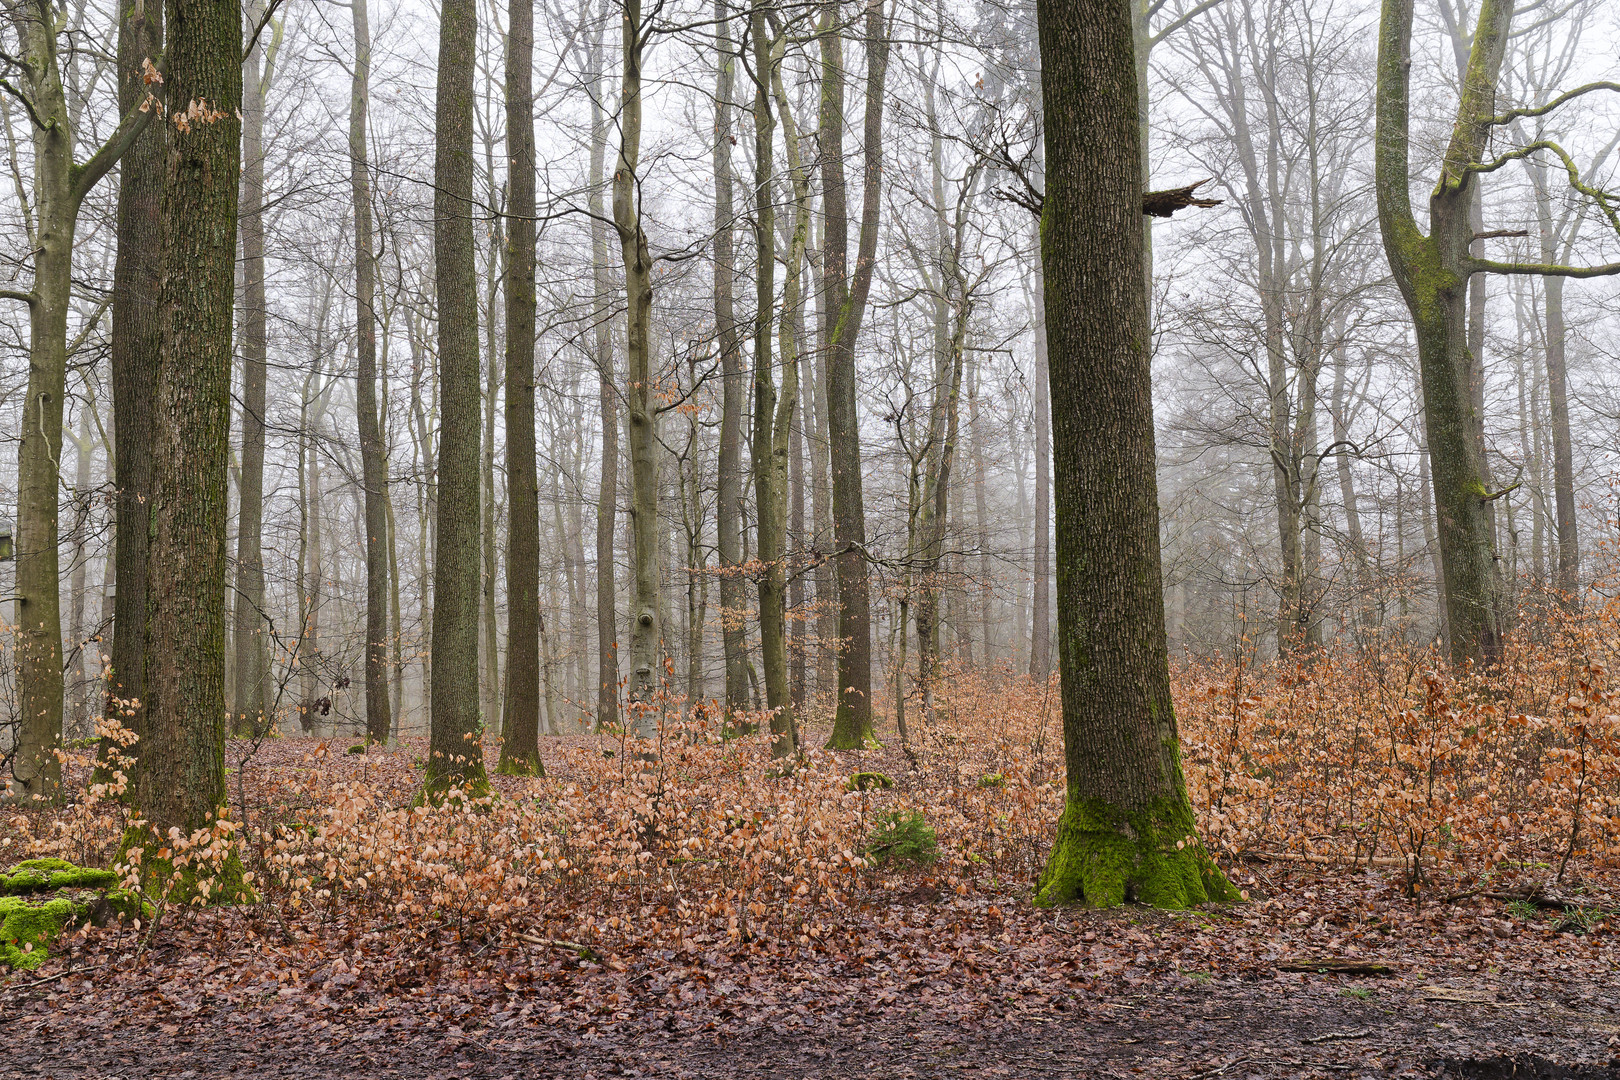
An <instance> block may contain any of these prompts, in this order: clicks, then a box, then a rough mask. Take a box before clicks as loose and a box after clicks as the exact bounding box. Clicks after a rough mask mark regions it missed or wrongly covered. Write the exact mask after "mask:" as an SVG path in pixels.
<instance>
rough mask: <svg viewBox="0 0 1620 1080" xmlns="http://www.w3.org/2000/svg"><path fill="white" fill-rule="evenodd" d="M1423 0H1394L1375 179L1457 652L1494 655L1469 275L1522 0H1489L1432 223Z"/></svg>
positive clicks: (1494, 612)
mask: <svg viewBox="0 0 1620 1080" xmlns="http://www.w3.org/2000/svg"><path fill="white" fill-rule="evenodd" d="M1412 8H1413V0H1384V5H1383V13H1382V17H1381V19H1380V24H1379V40H1378V75H1377V137H1376V143H1375V183H1376V187H1377V193H1378V221H1379V228H1380V231H1381V233H1382V234H1383V241H1384V251H1385V254H1386V255H1387V257H1388V258H1389V263H1390V269H1391V270H1392V271H1393V273H1394V277H1395V283H1396V285H1398V286H1399V287H1400V290H1401V295H1402V297H1403V298H1404V299H1405V301H1406V306H1407V309H1408V310H1409V311H1410V312H1411V315H1412V321H1413V324H1414V327H1415V329H1416V334H1417V346H1418V350H1417V351H1418V364H1419V372H1420V379H1421V383H1422V390H1423V409H1424V415H1425V418H1426V422H1427V427H1428V444H1429V464H1430V472H1431V474H1432V477H1433V480H1434V498H1435V508H1436V511H1437V513H1436V518H1437V525H1438V529H1437V531H1438V535H1439V541H1440V563H1441V569H1442V572H1443V574H1444V591H1443V599H1444V602H1445V608H1446V615H1447V622H1448V625H1449V627H1450V647H1451V656H1452V659H1453V660H1454V661H1455V662H1457V663H1459V664H1460V663H1463V662H1469V661H1471V662H1473V663H1475V664H1483V665H1487V666H1489V665H1494V664H1495V663H1496V662H1497V661H1498V660H1500V659H1501V654H1502V634H1503V629H1504V621H1505V617H1506V613H1505V612H1504V611H1503V608H1502V587H1501V581H1500V578H1499V575H1498V573H1497V568H1496V548H1495V540H1496V523H1495V515H1494V513H1493V510H1492V507H1493V503H1494V497H1493V495H1492V494H1491V492H1490V491H1489V490H1488V484H1489V471H1488V469H1487V466H1486V462H1485V453H1484V446H1483V442H1482V440H1481V438H1480V435H1479V433H1480V432H1481V430H1482V428H1483V420H1482V417H1481V416H1480V415H1479V404H1478V398H1477V395H1476V392H1475V388H1474V380H1475V379H1476V378H1477V374H1476V371H1475V368H1476V365H1477V357H1475V355H1474V354H1473V352H1472V351H1471V350H1470V348H1469V343H1468V280H1469V277H1470V275H1471V273H1472V272H1473V271H1472V266H1471V261H1472V260H1471V258H1470V255H1469V247H1470V245H1471V244H1472V243H1473V237H1474V220H1473V215H1472V208H1473V202H1474V198H1475V190H1474V189H1475V187H1476V185H1477V177H1476V175H1475V173H1474V172H1473V171H1471V170H1470V168H1469V166H1470V165H1474V164H1477V163H1478V162H1479V160H1480V158H1481V155H1482V154H1483V152H1484V150H1485V147H1486V144H1487V141H1488V138H1489V134H1490V131H1491V124H1490V122H1489V120H1490V117H1491V116H1492V115H1493V114H1494V112H1495V102H1496V83H1497V78H1498V76H1499V75H1500V72H1501V68H1502V58H1503V55H1504V53H1505V51H1506V46H1507V39H1508V29H1509V25H1510V24H1511V22H1512V17H1513V5H1512V2H1511V0H1484V2H1483V3H1482V4H1481V6H1480V9H1479V22H1478V25H1477V27H1476V29H1475V31H1474V36H1473V43H1472V46H1471V49H1470V52H1469V60H1468V66H1467V71H1466V73H1465V76H1464V79H1463V90H1462V96H1461V98H1460V100H1459V102H1458V107H1457V116H1456V121H1455V123H1454V125H1453V129H1452V136H1451V141H1450V144H1449V146H1448V147H1447V149H1446V153H1445V158H1444V161H1443V164H1442V169H1441V175H1440V179H1439V182H1438V183H1437V184H1436V186H1435V188H1434V192H1433V194H1432V195H1431V196H1430V199H1429V233H1428V235H1424V233H1423V232H1422V230H1421V229H1420V228H1419V227H1418V224H1417V221H1416V219H1415V218H1414V216H1413V214H1412V207H1411V202H1410V198H1409V195H1408V185H1409V179H1410V177H1409V170H1410V161H1409V151H1408V111H1409V101H1410V88H1409V84H1410V79H1411V55H1410V47H1411V37H1412Z"/></svg>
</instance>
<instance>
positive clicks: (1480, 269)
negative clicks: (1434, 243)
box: [1465, 259, 1620, 278]
mask: <svg viewBox="0 0 1620 1080" xmlns="http://www.w3.org/2000/svg"><path fill="white" fill-rule="evenodd" d="M1465 269H1466V270H1467V272H1468V273H1470V274H1530V275H1534V276H1537V277H1565V278H1595V277H1613V276H1614V275H1615V274H1620V262H1612V263H1603V264H1602V265H1601V266H1560V265H1558V264H1557V263H1518V262H1495V261H1493V260H1491V259H1469V260H1468V262H1467V265H1466V266H1465Z"/></svg>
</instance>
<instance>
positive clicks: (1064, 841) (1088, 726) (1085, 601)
mask: <svg viewBox="0 0 1620 1080" xmlns="http://www.w3.org/2000/svg"><path fill="white" fill-rule="evenodd" d="M1036 12H1037V18H1038V20H1039V24H1040V42H1041V59H1042V67H1043V83H1044V90H1045V119H1046V139H1047V160H1046V198H1045V207H1044V211H1043V217H1042V223H1041V237H1042V244H1041V252H1042V260H1043V264H1044V266H1045V271H1046V306H1047V311H1048V313H1049V316H1050V318H1049V322H1048V327H1047V331H1048V335H1049V342H1050V348H1051V353H1052V357H1053V365H1052V417H1053V423H1052V438H1053V448H1054V466H1055V472H1056V477H1055V479H1056V492H1057V542H1058V561H1057V566H1058V598H1059V602H1058V620H1059V637H1058V655H1059V663H1060V665H1061V668H1062V675H1063V689H1062V701H1063V734H1064V747H1065V760H1066V764H1067V767H1068V790H1067V798H1066V802H1065V807H1064V811H1063V817H1062V820H1061V821H1060V822H1059V824H1058V831H1057V839H1056V842H1055V843H1054V845H1053V848H1052V854H1051V858H1050V860H1049V861H1048V863H1047V867H1046V871H1045V873H1044V874H1043V875H1042V877H1041V881H1040V884H1039V886H1038V888H1037V893H1036V900H1037V902H1038V903H1043V904H1056V903H1064V902H1069V901H1076V900H1079V901H1083V902H1085V903H1087V904H1090V905H1093V906H1104V905H1112V904H1118V903H1120V902H1122V901H1124V900H1126V899H1134V900H1138V901H1141V902H1144V903H1148V904H1152V905H1154V906H1159V907H1184V906H1187V905H1190V904H1198V903H1203V902H1205V901H1206V900H1209V899H1211V898H1214V899H1223V900H1224V899H1236V894H1235V891H1234V890H1233V889H1232V888H1231V886H1230V885H1228V884H1227V882H1226V879H1225V878H1224V877H1223V876H1222V875H1221V873H1220V871H1219V870H1218V869H1217V868H1216V866H1215V864H1214V862H1213V861H1212V860H1211V859H1210V857H1209V856H1208V855H1207V854H1206V853H1205V852H1204V850H1203V847H1202V845H1201V844H1200V843H1199V842H1198V839H1197V836H1196V823H1195V821H1194V819H1193V813H1192V806H1191V804H1190V802H1189V801H1188V798H1187V789H1186V782H1185V780H1184V778H1183V776H1182V771H1181V760H1180V744H1179V739H1178V736H1177V732H1176V723H1175V711H1174V706H1173V704H1172V702H1171V698H1170V672H1169V656H1168V652H1167V649H1166V644H1165V627H1164V591H1163V585H1162V581H1161V571H1160V563H1159V513H1158V499H1157V494H1156V482H1155V477H1154V445H1153V411H1152V410H1153V399H1152V391H1151V387H1150V385H1149V378H1148V369H1149V360H1150V356H1149V350H1150V343H1149V334H1148V312H1147V295H1146V286H1145V283H1144V278H1143V273H1142V257H1143V256H1142V225H1141V221H1140V218H1141V205H1142V202H1141V200H1142V179H1141V171H1140V165H1139V155H1138V129H1137V113H1136V97H1137V94H1136V78H1135V71H1134V60H1133V48H1132V43H1131V33H1132V31H1131V14H1130V8H1129V4H1128V3H1127V2H1125V0H1038V2H1037V6H1036Z"/></svg>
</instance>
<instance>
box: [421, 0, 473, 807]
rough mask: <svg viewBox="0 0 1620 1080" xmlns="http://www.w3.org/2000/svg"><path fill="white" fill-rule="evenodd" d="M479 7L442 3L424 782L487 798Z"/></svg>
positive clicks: (465, 0)
mask: <svg viewBox="0 0 1620 1080" xmlns="http://www.w3.org/2000/svg"><path fill="white" fill-rule="evenodd" d="M477 49H478V9H477V6H476V4H475V3H474V0H445V2H444V4H443V5H442V8H441V14H440V19H439V73H438V98H437V113H436V124H437V127H436V146H435V155H434V166H433V174H434V195H433V218H434V222H433V249H434V269H435V284H436V287H437V291H438V309H439V350H438V352H439V416H440V422H439V455H438V509H437V513H436V515H435V519H436V522H437V536H436V538H435V542H434V551H433V649H432V651H433V706H432V716H431V725H432V737H431V740H430V751H431V753H430V758H429V761H428V765H427V775H426V778H425V782H426V785H427V789H428V791H429V792H432V793H440V792H444V791H446V790H448V789H450V788H452V787H459V788H461V789H462V790H464V791H469V792H475V793H478V792H481V791H482V790H483V789H484V788H485V787H486V786H487V783H488V781H487V780H485V778H484V758H483V749H482V747H481V745H480V743H479V736H478V732H479V715H478V706H479V701H478V679H479V670H478V601H479V594H480V588H479V585H480V582H479V576H480V575H479V556H480V543H479V535H478V534H479V520H478V518H479V494H478V492H479V478H478V471H479V456H480V447H479V443H480V441H481V435H482V432H481V431H480V430H479V420H480V416H479V406H480V399H481V397H482V395H481V394H480V392H479V385H478V382H479V380H478V375H479V370H478V368H479V365H478V292H477V290H478V277H477V271H476V268H475V256H474V247H473V222H472V214H473V71H474V68H475V66H476V59H477Z"/></svg>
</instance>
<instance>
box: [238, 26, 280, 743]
mask: <svg viewBox="0 0 1620 1080" xmlns="http://www.w3.org/2000/svg"><path fill="white" fill-rule="evenodd" d="M263 17H264V5H263V3H262V0H260V2H256V3H254V4H253V5H252V6H251V7H250V8H249V9H248V26H249V28H250V29H251V28H252V27H254V26H257V25H258V23H259V20H260V19H262V18H263ZM263 40H264V38H263V35H261V38H260V42H255V43H254V46H253V48H252V49H250V50H249V51H248V54H247V58H246V62H245V64H244V66H243V71H242V458H241V465H242V467H241V470H240V472H239V473H238V474H237V476H238V479H237V485H236V490H237V516H236V593H235V597H234V604H235V619H234V630H233V632H232V639H233V640H232V644H233V645H234V646H235V670H234V672H233V674H234V675H235V693H234V695H233V697H232V701H233V703H234V704H233V709H234V712H233V715H232V722H233V723H232V726H233V727H234V729H235V730H236V731H237V732H238V733H240V734H245V735H253V734H257V733H259V732H262V731H265V730H267V729H268V727H269V724H270V721H271V717H270V716H269V715H268V709H269V705H270V703H269V701H267V700H266V699H265V697H264V687H265V683H266V676H267V674H268V672H267V669H268V667H269V661H270V654H269V642H268V640H267V639H268V636H269V635H268V624H267V623H266V621H265V617H264V552H263V550H262V548H263V533H264V438H265V427H264V415H265V392H266V382H267V380H268V376H269V369H268V362H269V354H270V345H269V326H268V322H267V319H268V312H267V310H266V307H265V304H266V300H265V286H264V274H265V265H264V209H263V207H264V98H265V93H266V91H267V90H268V89H269V85H270V80H271V78H272V76H273V72H274V66H275V52H274V50H273V49H272V50H271V51H270V55H269V56H268V57H266V56H265V55H264V49H263V48H262V44H261V43H262V41H263Z"/></svg>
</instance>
